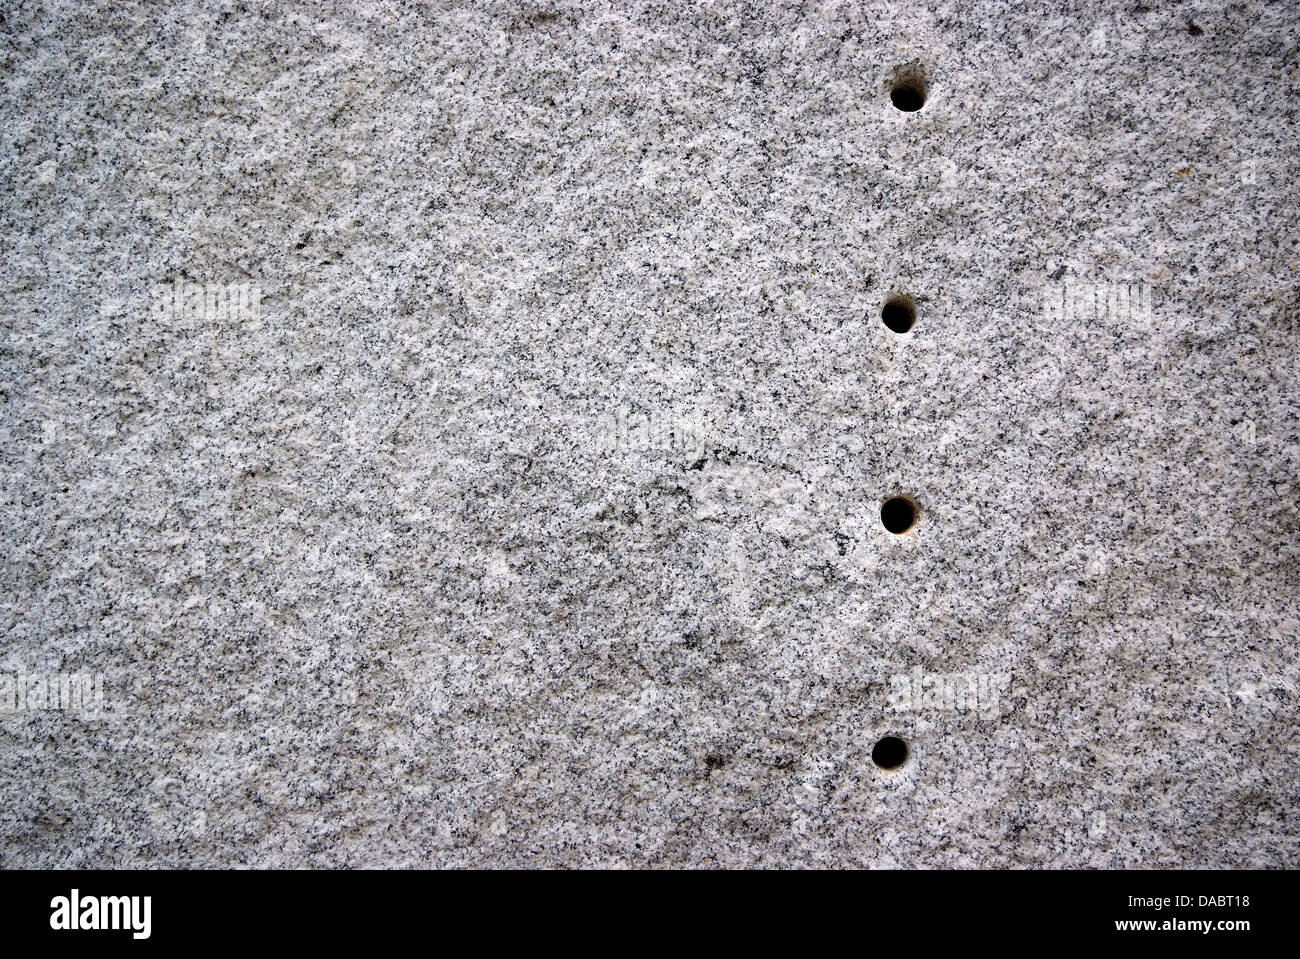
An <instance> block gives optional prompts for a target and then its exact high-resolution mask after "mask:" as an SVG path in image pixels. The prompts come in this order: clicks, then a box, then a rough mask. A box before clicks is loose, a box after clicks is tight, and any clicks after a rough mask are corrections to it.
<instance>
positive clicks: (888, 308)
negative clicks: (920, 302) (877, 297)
mask: <svg viewBox="0 0 1300 959" xmlns="http://www.w3.org/2000/svg"><path fill="white" fill-rule="evenodd" d="M880 318H881V319H882V320H884V321H885V326H887V327H889V328H890V329H891V330H893V331H894V332H895V333H906V332H907V331H908V330H910V329H911V328H912V324H913V323H915V322H916V307H915V306H914V305H913V304H912V300H911V297H907V296H891V297H890V298H889V299H888V300H886V301H885V305H884V307H883V308H882V309H881V311H880Z"/></svg>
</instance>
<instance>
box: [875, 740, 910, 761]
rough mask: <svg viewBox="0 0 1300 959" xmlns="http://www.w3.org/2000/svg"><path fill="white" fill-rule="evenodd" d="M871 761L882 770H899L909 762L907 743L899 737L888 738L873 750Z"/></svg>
mask: <svg viewBox="0 0 1300 959" xmlns="http://www.w3.org/2000/svg"><path fill="white" fill-rule="evenodd" d="M871 761H872V762H873V763H875V764H876V765H877V766H879V767H880V768H881V769H897V768H898V767H899V766H901V765H903V763H905V762H907V743H905V742H903V741H902V740H901V739H899V738H898V737H897V736H886V737H885V738H884V739H882V740H880V742H878V743H876V745H875V748H873V749H872V750H871Z"/></svg>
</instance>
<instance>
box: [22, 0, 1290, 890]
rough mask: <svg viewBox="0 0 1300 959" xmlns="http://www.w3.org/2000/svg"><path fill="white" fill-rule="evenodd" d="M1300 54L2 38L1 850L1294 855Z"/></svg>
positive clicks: (304, 857) (96, 25)
mask: <svg viewBox="0 0 1300 959" xmlns="http://www.w3.org/2000/svg"><path fill="white" fill-rule="evenodd" d="M1298 23H1300V14H1298V13H1297V10H1296V8H1295V6H1294V5H1293V4H1285V3H1278V4H1262V3H1255V2H1248V3H1233V4H1221V3H1208V2H1205V3H1203V2H1193V3H1155V2H1151V3H1149V4H1144V3H1139V2H1131V0H1128V2H1116V3H1098V2H1087V3H1064V4H1045V3H1026V4H1018V5H1011V4H1004V3H990V2H972V3H940V2H929V3H918V2H904V3H859V2H825V3H816V2H809V3H725V2H719V3H687V2H677V0H672V2H668V0H665V2H660V3H630V2H618V3H614V2H605V3H601V2H583V0H563V2H556V3H542V2H524V3H519V2H472V3H463V4H455V3H442V2H432V3H428V2H405V3H390V2H379V0H376V2H349V3H343V2H327V3H314V4H307V3H282V2H266V3H253V2H242V3H240V2H225V0H215V2H204V3H195V2H182V3H168V4H142V3H132V2H93V3H75V2H54V3H28V2H15V3H8V4H6V5H5V8H4V11H3V15H2V19H0V57H2V60H0V136H2V137H3V149H0V179H2V182H3V190H2V191H0V210H2V214H0V223H2V224H3V240H4V243H3V257H2V259H0V263H2V267H3V273H4V275H3V281H2V282H0V309H2V316H3V325H2V327H0V441H2V442H0V455H2V460H0V463H2V465H0V493H2V495H0V543H2V545H0V549H2V550H3V566H2V572H0V611H2V614H3V615H2V618H0V625H2V626H3V631H4V632H3V641H2V643H0V672H4V673H5V674H8V675H18V674H22V673H24V672H26V673H29V674H30V673H40V672H42V671H44V672H46V673H52V674H59V673H63V674H68V673H73V674H79V675H80V674H85V675H100V676H102V679H103V684H104V703H103V708H102V709H100V710H98V711H96V712H92V713H89V714H88V713H86V712H84V711H82V712H78V711H75V710H68V709H52V708H27V709H22V710H19V709H11V710H9V711H6V712H0V865H3V866H6V867H11V868H12V867H21V866H45V867H49V866H69V867H73V866H75V867H90V866H113V867H126V866H223V865H241V864H242V865H254V866H344V865H346V866H422V865H439V866H457V865H458V866H464V865H492V866H507V865H510V866H519V865H522V866H554V865H566V866H583V865H609V866H619V865H622V866H718V865H723V866H754V865H761V866H780V865H791V866H832V865H833V866H881V867H888V866H898V867H914V866H946V867H972V866H1211V867H1229V866H1247V865H1249V866H1291V867H1294V866H1297V865H1300V848H1298V843H1300V839H1298V837H1300V822H1298V820H1297V816H1298V815H1300V812H1298V811H1297V804H1298V801H1300V784H1298V781H1297V767H1298V759H1300V756H1298V755H1297V752H1298V749H1300V746H1298V745H1297V741H1296V731H1297V722H1296V695H1297V692H1296V683H1297V663H1296V656H1297V642H1298V636H1300V622H1298V621H1300V612H1298V610H1297V593H1298V592H1300V570H1298V568H1297V547H1298V545H1300V539H1298V537H1297V531H1298V529H1300V516H1298V515H1297V494H1298V489H1297V479H1296V470H1297V454H1298V452H1300V438H1298V435H1297V434H1298V430H1297V407H1298V406H1300V394H1298V392H1297V374H1296V357H1297V344H1298V324H1300V285H1298V279H1300V274H1298V273H1297V267H1298V266H1300V251H1298V250H1297V230H1296V227H1297V208H1296V204H1295V191H1294V190H1293V189H1292V183H1293V181H1294V179H1295V175H1296V158H1297V140H1298V136H1297V130H1296V103H1297V92H1298V89H1300V84H1298V81H1297V70H1300V54H1298V52H1297V25H1298ZM900 68H911V69H913V70H917V71H920V72H922V73H923V74H924V76H925V78H926V81H927V85H928V91H927V100H926V103H925V106H924V108H923V109H921V110H920V111H918V112H914V113H904V112H901V111H899V110H896V109H895V108H894V107H893V106H892V105H891V103H890V97H889V90H890V83H891V78H892V77H893V76H895V71H897V70H898V69H900ZM178 282H179V283H180V284H181V288H182V290H185V289H187V288H188V285H195V287H196V288H203V289H216V290H217V291H218V292H217V294H216V298H215V299H214V300H213V301H212V302H209V303H207V305H206V306H205V307H203V308H202V309H198V310H195V309H186V308H182V309H179V310H175V309H173V310H168V309H167V308H166V303H167V301H166V300H161V299H160V298H159V291H160V290H161V289H164V288H168V289H175V284H177V283H178ZM230 284H245V285H247V288H251V289H252V290H253V291H255V294H260V301H259V302H257V303H256V305H255V306H249V305H244V306H242V307H241V305H240V304H239V303H238V301H236V308H234V309H228V308H226V306H223V303H225V304H227V305H228V303H229V301H228V300H226V301H223V300H222V299H221V296H222V295H223V294H222V293H221V292H220V291H222V290H228V289H229V285H230ZM1116 290H1136V291H1143V290H1145V291H1146V292H1147V295H1148V300H1147V303H1148V304H1149V309H1141V308H1133V307H1132V306H1130V308H1128V309H1123V308H1116V301H1115V296H1114V295H1115V291H1116ZM891 293H903V294H907V295H910V296H912V297H913V298H914V301H915V303H916V306H917V321H916V325H915V327H914V328H913V330H912V331H911V332H910V333H907V334H905V335H901V336H900V335H898V334H895V333H893V332H891V331H890V330H888V329H886V328H885V327H884V326H883V325H882V323H881V321H880V309H881V304H882V303H883V301H884V299H885V298H886V297H887V296H888V295H890V294H891ZM1134 302H1137V303H1141V299H1140V292H1139V296H1138V299H1137V300H1136V301H1134ZM160 304H161V306H160ZM1108 304H1109V305H1108ZM191 305H192V304H191ZM638 424H639V425H638ZM895 493H903V494H906V495H909V496H912V497H914V498H915V499H916V501H917V502H918V503H919V504H920V507H921V518H920V522H919V523H918V524H917V526H916V527H915V528H914V529H913V530H912V531H910V532H908V533H906V534H903V535H901V536H895V535H893V534H891V533H888V532H886V531H884V530H883V529H882V528H881V525H880V519H879V508H880V504H881V501H882V500H883V499H884V498H885V497H886V496H889V495H892V494H895ZM922 674H924V675H925V676H936V675H937V676H948V677H959V678H960V677H965V678H966V679H968V680H972V681H974V680H980V681H983V682H984V683H985V688H992V689H995V690H996V692H997V701H996V703H994V704H993V706H994V707H995V708H992V709H986V708H980V709H972V708H966V707H969V705H970V704H969V702H967V703H965V705H964V706H963V704H962V703H961V701H960V700H953V699H952V698H951V696H950V695H948V694H950V693H951V690H952V688H954V687H953V683H949V684H948V685H947V686H945V685H943V684H940V685H938V686H935V685H934V684H933V682H931V684H930V687H929V688H930V691H931V693H932V695H929V696H926V695H918V696H914V697H912V698H911V699H910V700H909V699H907V698H905V697H904V698H903V699H900V698H899V697H898V696H897V695H896V694H897V693H898V688H897V686H896V685H894V684H895V683H896V682H897V680H898V677H909V676H916V675H922ZM922 685H923V684H922ZM918 688H919V687H918ZM936 689H937V690H939V692H935V690H936ZM945 689H947V690H948V694H945V693H944V692H943V691H944V690H945ZM987 705H989V704H988V703H981V707H984V706H987ZM886 734H893V735H897V736H900V737H902V738H903V739H905V740H906V741H907V742H908V744H909V746H910V750H911V752H910V756H909V759H908V761H907V763H906V764H905V765H904V766H903V767H902V768H900V769H898V770H895V771H892V772H889V771H884V770H881V769H879V768H877V766H876V765H875V764H873V762H872V759H871V751H872V746H873V745H874V744H875V742H876V741H877V740H878V739H879V738H880V737H882V736H884V735H886Z"/></svg>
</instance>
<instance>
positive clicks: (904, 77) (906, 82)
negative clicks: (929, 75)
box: [889, 67, 926, 113]
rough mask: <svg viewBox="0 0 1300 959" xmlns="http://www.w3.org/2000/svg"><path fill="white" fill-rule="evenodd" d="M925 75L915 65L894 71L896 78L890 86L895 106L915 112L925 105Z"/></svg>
mask: <svg viewBox="0 0 1300 959" xmlns="http://www.w3.org/2000/svg"><path fill="white" fill-rule="evenodd" d="M925 95H926V83H925V77H924V76H922V75H921V72H920V71H919V70H917V69H915V68H914V67H907V68H902V69H899V70H895V71H894V80H893V82H892V83H891V84H890V87H889V99H890V102H891V103H893V104H894V106H896V107H898V109H900V110H902V111H903V112H904V113H915V112H916V111H917V110H919V109H921V107H923V106H925Z"/></svg>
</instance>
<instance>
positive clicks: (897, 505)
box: [880, 496, 916, 533]
mask: <svg viewBox="0 0 1300 959" xmlns="http://www.w3.org/2000/svg"><path fill="white" fill-rule="evenodd" d="M880 522H882V523H883V524H884V525H885V529H887V530H889V531H890V532H891V533H906V532H907V531H908V530H909V529H911V528H912V527H913V526H915V525H916V504H915V503H914V502H912V501H911V500H910V499H908V498H907V497H906V496H893V497H890V498H889V499H887V500H885V503H884V505H883V506H881V507H880Z"/></svg>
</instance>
